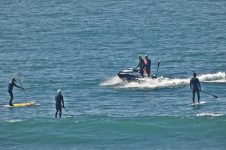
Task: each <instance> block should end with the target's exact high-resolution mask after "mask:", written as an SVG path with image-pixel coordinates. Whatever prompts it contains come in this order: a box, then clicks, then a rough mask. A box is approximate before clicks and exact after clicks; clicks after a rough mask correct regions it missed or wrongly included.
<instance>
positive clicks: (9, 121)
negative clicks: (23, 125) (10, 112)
mask: <svg viewBox="0 0 226 150" xmlns="http://www.w3.org/2000/svg"><path fill="white" fill-rule="evenodd" d="M5 122H8V123H15V122H22V120H20V119H11V120H6V121H5Z"/></svg>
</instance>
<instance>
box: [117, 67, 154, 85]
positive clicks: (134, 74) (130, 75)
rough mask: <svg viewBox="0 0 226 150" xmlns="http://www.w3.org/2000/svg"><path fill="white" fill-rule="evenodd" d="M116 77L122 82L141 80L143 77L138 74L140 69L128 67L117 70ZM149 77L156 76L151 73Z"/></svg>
mask: <svg viewBox="0 0 226 150" xmlns="http://www.w3.org/2000/svg"><path fill="white" fill-rule="evenodd" d="M118 77H119V78H120V79H121V80H123V81H124V82H142V81H143V79H144V78H143V77H141V75H140V71H139V70H137V69H133V68H128V69H124V70H121V71H119V73H118ZM151 78H152V79H153V78H157V76H156V75H152V76H151Z"/></svg>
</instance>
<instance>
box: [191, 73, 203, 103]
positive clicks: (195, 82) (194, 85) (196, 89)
mask: <svg viewBox="0 0 226 150" xmlns="http://www.w3.org/2000/svg"><path fill="white" fill-rule="evenodd" d="M190 87H191V89H192V95H193V96H192V101H193V103H195V93H197V96H198V103H199V102H200V91H201V84H200V82H199V79H198V78H197V77H196V73H193V78H191V80H190Z"/></svg>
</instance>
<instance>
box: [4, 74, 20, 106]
mask: <svg viewBox="0 0 226 150" xmlns="http://www.w3.org/2000/svg"><path fill="white" fill-rule="evenodd" d="M15 82H16V78H12V79H11V81H10V82H9V84H8V93H9V95H10V100H9V105H10V106H13V87H14V86H15V87H17V88H20V89H23V90H24V88H23V87H21V86H18V85H16V83H15Z"/></svg>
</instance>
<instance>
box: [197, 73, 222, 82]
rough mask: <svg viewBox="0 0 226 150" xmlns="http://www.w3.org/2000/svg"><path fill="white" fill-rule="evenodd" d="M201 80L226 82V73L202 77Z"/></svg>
mask: <svg viewBox="0 0 226 150" xmlns="http://www.w3.org/2000/svg"><path fill="white" fill-rule="evenodd" d="M198 78H199V80H200V81H202V82H226V75H225V72H217V73H213V74H204V75H200V76H199V77H198Z"/></svg>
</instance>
